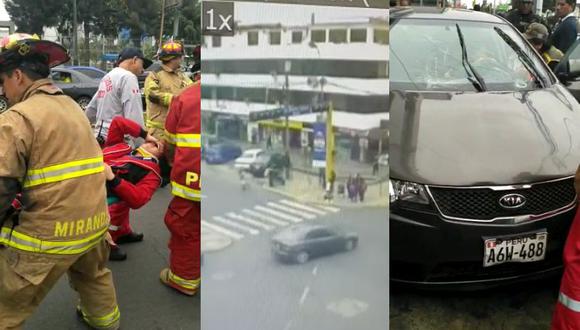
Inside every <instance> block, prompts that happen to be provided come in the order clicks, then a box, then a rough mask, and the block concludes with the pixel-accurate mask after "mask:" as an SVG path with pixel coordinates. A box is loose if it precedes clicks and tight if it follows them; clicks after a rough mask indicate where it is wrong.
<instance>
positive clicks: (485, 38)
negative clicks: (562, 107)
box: [390, 19, 550, 92]
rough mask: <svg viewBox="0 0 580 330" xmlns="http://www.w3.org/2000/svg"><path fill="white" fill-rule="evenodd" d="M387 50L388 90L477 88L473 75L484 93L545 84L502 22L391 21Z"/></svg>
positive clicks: (534, 59) (539, 68) (545, 76)
mask: <svg viewBox="0 0 580 330" xmlns="http://www.w3.org/2000/svg"><path fill="white" fill-rule="evenodd" d="M494 28H496V29H497V30H499V31H496V29H494ZM458 30H459V31H461V35H462V36H463V39H464V43H463V45H464V47H463V49H462V43H461V38H460V36H459V34H458ZM390 54H391V61H393V63H392V64H391V71H390V79H391V81H390V83H391V89H403V90H433V91H470V92H478V91H482V90H481V88H479V87H478V84H474V83H473V82H474V79H473V75H477V76H479V78H480V79H478V80H481V82H483V85H484V86H485V89H486V90H488V91H524V90H533V89H537V88H541V87H542V86H545V85H546V84H548V83H549V82H550V78H549V73H548V72H547V71H546V69H545V67H544V66H543V65H542V64H541V59H540V58H538V56H537V55H536V54H535V53H534V51H533V50H532V48H531V47H530V46H529V45H527V44H526V43H525V41H524V40H523V39H522V38H521V37H520V36H518V35H517V32H516V31H515V30H513V29H511V28H510V27H509V26H507V25H494V24H490V23H481V22H464V21H452V20H423V19H402V20H400V21H398V22H396V23H394V24H393V25H391V44H390Z"/></svg>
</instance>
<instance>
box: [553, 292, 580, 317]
mask: <svg viewBox="0 0 580 330" xmlns="http://www.w3.org/2000/svg"><path fill="white" fill-rule="evenodd" d="M558 301H559V302H560V303H561V304H562V305H564V306H566V307H567V308H568V309H571V310H573V311H575V312H580V301H578V300H575V299H572V298H570V297H568V296H567V295H565V294H564V293H563V292H560V294H559V295H558Z"/></svg>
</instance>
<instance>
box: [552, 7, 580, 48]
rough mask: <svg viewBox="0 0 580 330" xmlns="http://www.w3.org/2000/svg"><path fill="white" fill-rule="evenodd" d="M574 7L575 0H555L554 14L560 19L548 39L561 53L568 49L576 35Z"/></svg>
mask: <svg viewBox="0 0 580 330" xmlns="http://www.w3.org/2000/svg"><path fill="white" fill-rule="evenodd" d="M575 7H576V0H557V2H556V14H557V15H558V17H559V18H560V19H559V20H558V23H556V26H555V27H554V32H553V33H552V35H551V37H550V41H551V43H552V45H554V47H556V48H558V49H559V50H561V51H562V53H566V52H567V51H568V49H570V47H571V46H572V44H574V42H575V41H576V37H577V35H578V28H577V22H578V20H577V19H576V17H575V16H574V8H575Z"/></svg>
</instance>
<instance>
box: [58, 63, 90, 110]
mask: <svg viewBox="0 0 580 330" xmlns="http://www.w3.org/2000/svg"><path fill="white" fill-rule="evenodd" d="M51 78H52V80H54V82H55V84H56V85H57V86H58V87H59V88H61V89H62V91H63V92H64V93H65V94H66V95H68V96H70V97H72V98H73V99H74V100H75V101H76V102H77V103H78V104H79V105H80V106H81V108H82V109H83V110H84V109H85V108H86V107H87V105H89V102H91V99H92V98H93V95H95V93H96V92H97V90H98V89H99V80H97V79H93V78H91V77H89V76H86V75H84V74H82V73H80V72H78V71H75V70H71V69H67V68H63V67H57V68H52V69H51Z"/></svg>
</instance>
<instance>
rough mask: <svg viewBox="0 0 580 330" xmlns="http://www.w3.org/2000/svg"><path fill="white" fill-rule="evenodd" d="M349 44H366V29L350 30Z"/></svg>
mask: <svg viewBox="0 0 580 330" xmlns="http://www.w3.org/2000/svg"><path fill="white" fill-rule="evenodd" d="M350 42H367V29H351V30H350Z"/></svg>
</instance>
